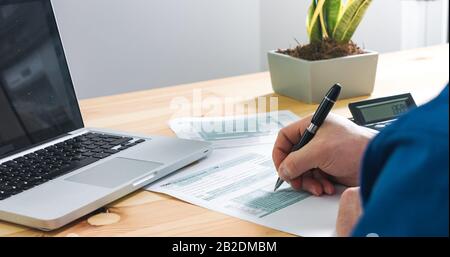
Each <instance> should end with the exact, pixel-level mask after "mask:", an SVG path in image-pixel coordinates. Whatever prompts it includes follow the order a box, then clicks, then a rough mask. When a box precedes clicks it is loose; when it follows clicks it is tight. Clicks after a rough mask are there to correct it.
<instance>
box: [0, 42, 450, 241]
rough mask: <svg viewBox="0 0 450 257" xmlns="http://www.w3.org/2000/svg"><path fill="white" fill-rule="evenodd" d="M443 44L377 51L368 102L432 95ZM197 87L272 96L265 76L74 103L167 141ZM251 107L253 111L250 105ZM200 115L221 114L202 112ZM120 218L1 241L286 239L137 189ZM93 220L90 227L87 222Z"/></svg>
mask: <svg viewBox="0 0 450 257" xmlns="http://www.w3.org/2000/svg"><path fill="white" fill-rule="evenodd" d="M448 70H449V46H448V45H442V46H436V47H430V48H424V49H415V50H410V51H404V52H398V53H391V54H383V55H381V56H380V61H379V65H378V75H377V80H376V86H375V91H374V93H373V95H372V96H371V97H372V98H374V97H381V96H387V95H393V94H399V93H405V92H411V93H412V94H413V96H414V98H415V99H416V101H417V102H418V103H419V104H422V103H425V102H426V101H428V100H430V99H432V98H433V97H434V96H436V95H437V94H438V93H439V92H440V90H441V89H442V88H443V87H444V86H445V84H446V83H447V82H448V77H449V76H448V74H449V72H448ZM194 89H202V91H201V93H202V95H203V99H205V98H207V97H211V96H215V97H219V99H224V98H226V97H236V96H240V97H241V99H236V98H235V99H234V100H233V102H234V103H235V104H245V103H247V102H248V101H251V100H253V99H255V98H257V97H270V96H276V95H274V94H273V91H272V88H271V83H270V78H269V74H268V73H258V74H252V75H245V76H240V77H233V78H226V79H220V80H213V81H206V82H199V83H194V84H188V85H181V86H175V87H169V88H161V89H153V90H148V91H142V92H134V93H129V94H122V95H116V96H109V97H101V98H96V99H88V100H83V101H81V103H80V104H81V110H82V113H83V117H84V120H85V123H86V126H87V127H105V128H111V129H117V130H123V131H129V132H139V133H144V134H159V135H168V136H174V134H173V133H172V132H171V131H170V129H169V127H168V126H167V122H168V121H169V120H170V119H171V118H172V117H173V116H174V114H175V113H176V112H177V110H174V109H172V108H171V107H170V103H171V101H172V100H173V98H175V97H180V96H181V97H186V98H187V99H190V100H192V98H193V90H194ZM367 98H369V97H360V98H357V99H351V100H343V101H340V102H339V103H338V104H337V106H336V107H335V109H334V110H335V112H337V113H340V114H342V115H346V116H349V112H348V109H347V104H348V103H349V102H351V101H357V100H363V99H367ZM279 106H280V109H290V110H292V111H293V112H295V113H297V114H298V115H300V116H305V115H308V114H311V113H312V112H313V111H314V110H315V108H316V106H315V105H307V104H303V103H300V102H297V101H294V100H292V99H289V98H286V97H279ZM250 109H252V108H250ZM250 111H252V110H250ZM202 115H220V113H217V111H216V112H208V110H207V109H206V110H202ZM107 209H108V211H109V212H110V213H115V214H118V215H119V216H120V221H119V222H116V223H113V224H109V225H104V226H93V225H91V224H90V223H89V222H88V221H87V219H88V218H89V217H91V216H92V215H89V216H88V217H84V218H81V219H80V220H78V221H76V222H73V223H72V224H70V225H68V226H66V227H64V228H62V229H60V230H58V231H54V232H49V233H44V232H41V231H37V230H32V229H28V228H25V227H22V226H16V225H13V224H7V223H1V222H0V235H1V236H287V235H288V234H286V233H283V232H279V231H276V230H272V229H269V228H265V227H262V226H259V225H255V224H252V223H249V222H246V221H242V220H239V219H235V218H232V217H229V216H226V215H223V214H220V213H216V212H212V211H209V210H206V209H203V208H201V207H197V206H194V205H191V204H188V203H185V202H182V201H179V200H177V199H174V198H172V197H168V196H164V195H160V194H155V193H150V192H146V191H139V192H137V193H134V194H132V195H130V196H127V197H124V198H123V199H121V200H119V201H116V202H115V203H112V204H110V205H108V206H107ZM91 223H93V222H91Z"/></svg>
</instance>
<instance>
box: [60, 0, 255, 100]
mask: <svg viewBox="0 0 450 257" xmlns="http://www.w3.org/2000/svg"><path fill="white" fill-rule="evenodd" d="M52 2H53V6H54V9H55V13H56V16H57V20H58V25H59V27H60V31H61V35H62V38H63V43H64V47H65V49H66V54H67V58H68V61H69V65H70V68H71V73H72V76H73V79H74V83H75V88H76V91H77V94H78V96H79V97H80V98H86V97H93V96H98V95H110V94H115V93H120V92H126V91H135V90H142V89H148V88H154V87H161V86H166V85H174V84H179V83H187V82H191V81H199V80H208V79H212V78H218V77H226V76H232V75H238V74H245V73H252V72H257V71H259V70H260V60H259V58H260V54H259V53H260V49H259V7H258V6H259V2H258V0H245V1H243V0H53V1H52Z"/></svg>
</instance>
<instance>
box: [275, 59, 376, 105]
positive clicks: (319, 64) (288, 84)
mask: <svg viewBox="0 0 450 257" xmlns="http://www.w3.org/2000/svg"><path fill="white" fill-rule="evenodd" d="M268 59H269V69H270V76H271V79H272V86H273V90H274V91H275V92H276V93H278V94H280V95H284V96H288V97H291V98H294V99H297V100H300V101H302V102H306V103H319V102H320V101H321V100H322V99H323V97H324V95H325V94H326V92H327V91H328V90H329V89H330V87H331V86H332V85H334V84H335V83H340V84H341V85H342V92H341V96H340V98H339V99H345V98H351V97H357V96H363V95H370V94H371V93H372V92H373V87H374V85H375V77H376V72H377V64H378V53H376V52H371V51H367V52H366V53H365V54H360V55H351V56H346V57H341V58H334V59H328V60H319V61H307V60H302V59H298V58H293V57H291V56H288V55H284V54H279V53H277V52H276V51H270V52H269V53H268Z"/></svg>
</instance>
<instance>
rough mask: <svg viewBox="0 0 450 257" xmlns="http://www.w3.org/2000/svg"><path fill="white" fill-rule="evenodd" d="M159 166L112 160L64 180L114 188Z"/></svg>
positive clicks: (118, 159)
mask: <svg viewBox="0 0 450 257" xmlns="http://www.w3.org/2000/svg"><path fill="white" fill-rule="evenodd" d="M161 165H162V164H161V163H157V162H149V161H140V160H133V159H126V158H114V159H112V160H110V161H107V162H105V163H103V164H100V165H97V166H95V167H92V168H90V169H88V170H86V171H83V172H81V173H78V174H76V175H73V176H72V177H69V178H67V179H66V180H68V181H71V182H77V183H82V184H88V185H93V186H100V187H106V188H116V187H118V186H120V185H122V184H124V183H127V182H132V181H133V180H134V179H137V178H139V177H140V176H143V175H145V174H147V173H149V172H150V171H152V170H154V169H156V168H157V167H159V166H161Z"/></svg>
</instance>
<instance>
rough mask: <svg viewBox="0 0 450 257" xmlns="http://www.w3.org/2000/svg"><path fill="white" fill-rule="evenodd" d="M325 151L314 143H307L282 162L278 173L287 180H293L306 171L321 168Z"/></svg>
mask: <svg viewBox="0 0 450 257" xmlns="http://www.w3.org/2000/svg"><path fill="white" fill-rule="evenodd" d="M323 158H324V156H323V152H321V151H320V149H319V147H317V146H314V144H311V143H309V144H307V145H305V146H304V147H303V148H302V149H300V150H298V151H296V152H292V153H290V154H289V155H288V156H287V157H286V158H285V159H284V160H283V162H282V163H281V164H280V167H279V169H278V175H279V176H280V177H281V178H282V179H283V180H285V181H291V180H293V179H295V178H298V177H300V176H302V175H303V174H304V173H306V172H308V171H310V170H312V169H315V168H319V167H320V166H321V165H320V164H321V163H323Z"/></svg>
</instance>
